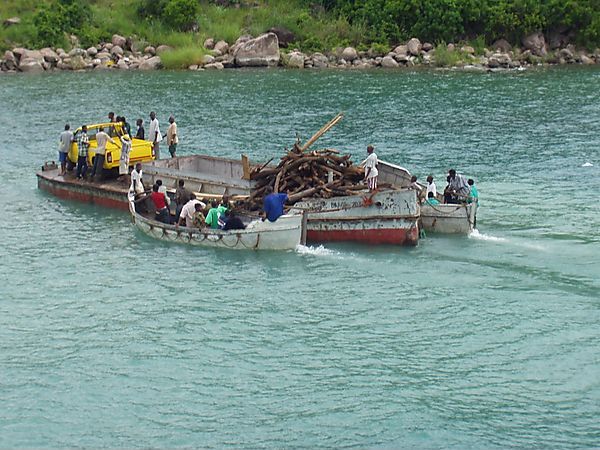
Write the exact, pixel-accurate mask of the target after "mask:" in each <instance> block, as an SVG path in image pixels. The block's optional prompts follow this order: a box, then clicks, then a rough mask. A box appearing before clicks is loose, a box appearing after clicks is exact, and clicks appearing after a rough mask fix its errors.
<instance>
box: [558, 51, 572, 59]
mask: <svg viewBox="0 0 600 450" xmlns="http://www.w3.org/2000/svg"><path fill="white" fill-rule="evenodd" d="M558 56H559V57H560V58H563V59H564V60H565V61H569V62H570V61H573V52H572V51H571V50H570V49H568V48H563V49H561V50H560V51H559V52H558Z"/></svg>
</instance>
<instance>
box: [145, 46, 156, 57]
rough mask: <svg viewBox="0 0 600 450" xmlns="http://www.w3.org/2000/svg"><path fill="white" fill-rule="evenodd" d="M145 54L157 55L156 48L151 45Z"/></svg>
mask: <svg viewBox="0 0 600 450" xmlns="http://www.w3.org/2000/svg"><path fill="white" fill-rule="evenodd" d="M144 53H146V54H147V55H152V56H154V55H156V49H155V48H154V47H152V46H151V45H148V46H147V47H146V48H145V49H144Z"/></svg>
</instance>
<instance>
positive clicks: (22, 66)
mask: <svg viewBox="0 0 600 450" xmlns="http://www.w3.org/2000/svg"><path fill="white" fill-rule="evenodd" d="M19 70H20V71H21V72H26V73H41V72H43V71H44V66H43V65H42V61H41V60H40V59H32V58H24V59H21V62H20V63H19Z"/></svg>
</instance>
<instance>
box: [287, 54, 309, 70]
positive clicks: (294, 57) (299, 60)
mask: <svg viewBox="0 0 600 450" xmlns="http://www.w3.org/2000/svg"><path fill="white" fill-rule="evenodd" d="M305 59H306V56H305V55H304V53H302V52H292V53H290V54H289V55H288V58H287V64H286V65H287V67H291V68H293V69H304V60H305Z"/></svg>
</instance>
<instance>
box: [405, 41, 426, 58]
mask: <svg viewBox="0 0 600 450" xmlns="http://www.w3.org/2000/svg"><path fill="white" fill-rule="evenodd" d="M406 47H407V48H408V52H409V53H410V54H411V55H414V56H419V55H420V54H421V49H422V48H423V46H422V45H421V41H420V40H418V39H417V38H412V39H411V40H410V41H408V43H407V44H406Z"/></svg>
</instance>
